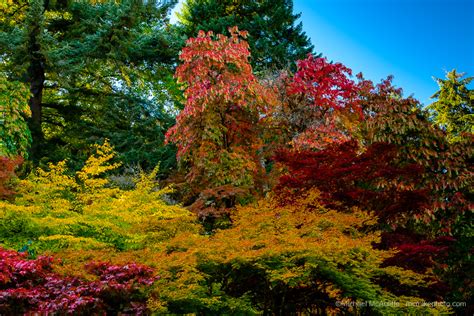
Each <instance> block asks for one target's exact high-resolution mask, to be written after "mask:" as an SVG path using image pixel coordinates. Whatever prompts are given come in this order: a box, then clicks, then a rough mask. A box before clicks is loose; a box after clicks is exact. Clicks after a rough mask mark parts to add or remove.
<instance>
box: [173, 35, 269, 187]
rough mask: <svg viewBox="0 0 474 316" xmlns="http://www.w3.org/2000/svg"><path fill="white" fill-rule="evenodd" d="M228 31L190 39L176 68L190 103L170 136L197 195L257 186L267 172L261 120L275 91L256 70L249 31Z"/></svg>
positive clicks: (177, 75) (187, 177)
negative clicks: (226, 33)
mask: <svg viewBox="0 0 474 316" xmlns="http://www.w3.org/2000/svg"><path fill="white" fill-rule="evenodd" d="M229 32H230V37H226V36H224V35H221V34H219V35H214V34H213V33H212V32H208V33H205V32H203V31H201V32H199V34H198V36H197V37H196V38H191V39H189V40H188V41H187V43H186V47H185V48H184V49H183V50H182V52H181V54H180V59H181V61H183V64H182V65H180V66H179V67H178V68H177V70H176V78H177V79H178V81H179V82H180V83H184V84H185V87H186V88H185V92H184V94H185V97H186V104H185V108H184V110H183V111H182V112H181V113H180V114H179V115H178V117H177V119H176V125H175V126H173V127H172V128H171V129H170V130H169V131H168V133H167V135H166V139H167V141H168V142H173V143H176V144H177V146H178V155H177V156H178V160H179V162H180V166H181V168H182V169H183V170H184V171H185V172H186V180H187V181H188V182H189V183H190V186H191V192H192V195H193V196H196V195H197V194H198V193H199V192H202V191H203V190H204V189H216V188H221V187H224V186H225V187H228V188H242V189H245V190H247V189H249V188H255V187H256V183H257V178H258V176H259V175H261V174H262V171H263V170H262V169H263V168H262V164H261V163H260V156H261V148H262V141H261V140H260V139H259V134H260V132H261V124H260V123H261V120H262V118H263V115H262V114H263V113H265V111H266V107H267V106H268V105H269V104H271V102H272V95H271V92H270V90H269V89H266V88H264V87H263V86H262V85H261V84H260V83H259V82H258V80H257V78H256V77H255V76H254V75H253V73H252V67H251V66H250V64H249V57H250V52H249V49H248V44H247V42H246V41H245V40H244V39H245V37H246V35H247V33H246V32H243V31H239V30H238V29H237V28H236V27H234V28H231V29H229Z"/></svg>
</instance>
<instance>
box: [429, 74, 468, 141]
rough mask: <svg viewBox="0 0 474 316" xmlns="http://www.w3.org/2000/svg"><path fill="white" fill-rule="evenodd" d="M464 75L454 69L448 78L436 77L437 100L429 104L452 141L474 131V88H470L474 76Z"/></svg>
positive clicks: (447, 75) (434, 117) (434, 97)
mask: <svg viewBox="0 0 474 316" xmlns="http://www.w3.org/2000/svg"><path fill="white" fill-rule="evenodd" d="M463 77H464V74H460V73H457V72H456V69H453V70H452V71H450V72H448V73H447V74H446V79H439V78H436V82H437V83H438V85H439V90H438V91H437V92H436V93H435V94H434V95H433V96H432V98H433V99H437V100H436V101H435V102H433V103H432V104H430V105H429V106H428V109H430V110H431V111H432V114H433V120H434V122H435V123H436V124H438V125H439V126H440V127H441V128H443V129H444V130H445V131H446V133H447V135H448V138H449V140H450V141H452V142H458V141H460V140H461V138H462V133H471V134H472V133H474V90H473V89H470V88H469V84H470V83H471V82H472V80H474V77H467V78H463Z"/></svg>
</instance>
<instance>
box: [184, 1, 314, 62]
mask: <svg viewBox="0 0 474 316" xmlns="http://www.w3.org/2000/svg"><path fill="white" fill-rule="evenodd" d="M299 17H300V14H294V13H293V1H292V0H238V1H236V0H187V1H186V2H185V3H184V4H183V9H182V11H181V12H180V13H178V18H179V22H180V24H181V25H182V27H183V29H184V32H185V34H186V35H187V36H188V37H194V36H196V34H197V32H198V31H199V30H204V31H213V32H215V33H221V34H227V29H228V28H229V27H232V26H238V28H239V29H240V30H246V31H248V32H249V36H248V42H249V45H250V51H251V53H252V58H251V63H252V66H253V67H254V68H255V70H256V71H262V70H266V69H282V68H286V67H294V63H295V61H296V60H298V59H303V58H305V57H306V55H307V54H308V53H311V52H312V51H313V46H312V45H311V42H310V40H309V38H308V37H307V36H306V34H305V33H304V32H303V30H302V24H301V23H298V18H299Z"/></svg>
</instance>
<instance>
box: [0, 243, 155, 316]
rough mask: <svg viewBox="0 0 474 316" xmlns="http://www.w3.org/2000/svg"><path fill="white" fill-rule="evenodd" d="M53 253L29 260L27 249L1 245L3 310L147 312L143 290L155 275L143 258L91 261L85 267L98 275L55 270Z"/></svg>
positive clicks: (0, 293) (8, 311) (13, 312)
mask: <svg viewBox="0 0 474 316" xmlns="http://www.w3.org/2000/svg"><path fill="white" fill-rule="evenodd" d="M53 263H54V260H53V258H52V257H45V256H40V257H38V258H37V259H35V260H28V259H27V258H25V254H23V253H18V252H16V251H10V250H5V249H3V248H0V290H1V291H0V313H2V314H3V313H5V314H18V313H21V314H23V313H106V312H107V313H117V312H121V313H132V314H144V313H145V312H146V304H145V301H144V300H145V298H144V296H142V294H141V293H140V291H141V289H142V288H143V287H144V286H149V285H151V284H152V283H153V282H154V281H155V280H157V277H156V276H154V274H153V271H152V270H151V269H150V268H148V267H145V266H142V265H139V264H135V263H132V264H128V265H123V266H115V265H110V264H108V263H104V262H95V263H94V262H93V263H89V264H88V265H87V266H86V270H87V271H89V272H90V273H91V274H93V275H95V276H97V277H98V280H97V281H84V280H81V279H79V278H73V277H63V276H61V275H59V274H57V273H54V272H53Z"/></svg>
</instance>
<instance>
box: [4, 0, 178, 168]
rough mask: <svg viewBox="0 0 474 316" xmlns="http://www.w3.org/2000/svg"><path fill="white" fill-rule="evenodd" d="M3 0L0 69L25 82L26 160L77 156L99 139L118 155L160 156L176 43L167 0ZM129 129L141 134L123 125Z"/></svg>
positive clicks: (168, 120)
mask: <svg viewBox="0 0 474 316" xmlns="http://www.w3.org/2000/svg"><path fill="white" fill-rule="evenodd" d="M7 2H8V3H7V5H0V72H1V73H3V74H4V75H5V76H7V77H8V78H9V80H18V81H22V82H25V83H27V84H28V85H29V87H30V93H31V97H30V100H29V105H30V108H31V112H32V117H31V120H30V122H29V127H30V129H31V132H32V136H33V147H32V154H33V156H32V158H33V159H35V160H39V159H41V158H43V157H45V156H47V157H46V159H47V160H49V159H53V160H58V159H63V158H64V156H70V155H71V154H72V156H75V157H79V156H81V154H85V153H83V151H84V150H85V148H87V147H88V145H89V143H91V142H96V141H100V140H101V139H102V138H105V137H108V138H110V139H111V141H112V143H113V144H114V145H115V146H116V148H117V149H118V150H119V151H121V152H122V154H123V155H122V158H123V159H124V160H127V159H128V160H129V161H130V162H131V161H134V162H144V161H148V160H150V158H152V159H151V160H154V161H153V162H157V161H159V160H163V159H166V157H162V156H163V155H165V156H166V155H168V154H166V153H165V151H166V150H165V151H163V146H162V141H163V138H164V132H165V131H166V129H167V127H168V126H169V125H171V124H172V123H173V119H172V116H170V115H169V114H167V110H166V108H167V106H168V103H169V101H167V100H168V99H169V98H168V97H167V91H166V85H167V82H169V81H170V79H169V78H171V77H172V70H173V69H172V68H173V65H174V63H175V58H176V56H177V49H176V48H175V47H179V44H176V43H175V41H177V38H178V37H175V36H174V35H173V34H174V32H171V30H170V29H169V28H170V26H169V24H168V22H167V21H168V16H169V11H170V10H171V8H172V7H173V5H174V4H175V3H176V1H175V0H172V1H164V2H163V1H158V0H149V1H145V0H120V1H112V0H87V1H86V0H84V1H71V0H7ZM137 127H141V130H146V132H145V133H142V134H135V133H132V132H131V131H132V130H134V129H137ZM150 131H151V132H150ZM150 135H153V136H150ZM150 145H152V146H150ZM150 150H151V151H153V150H155V151H154V152H153V153H150ZM150 155H151V156H153V157H150ZM168 156H169V157H173V156H174V153H169V155H168ZM129 161H126V162H129Z"/></svg>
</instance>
